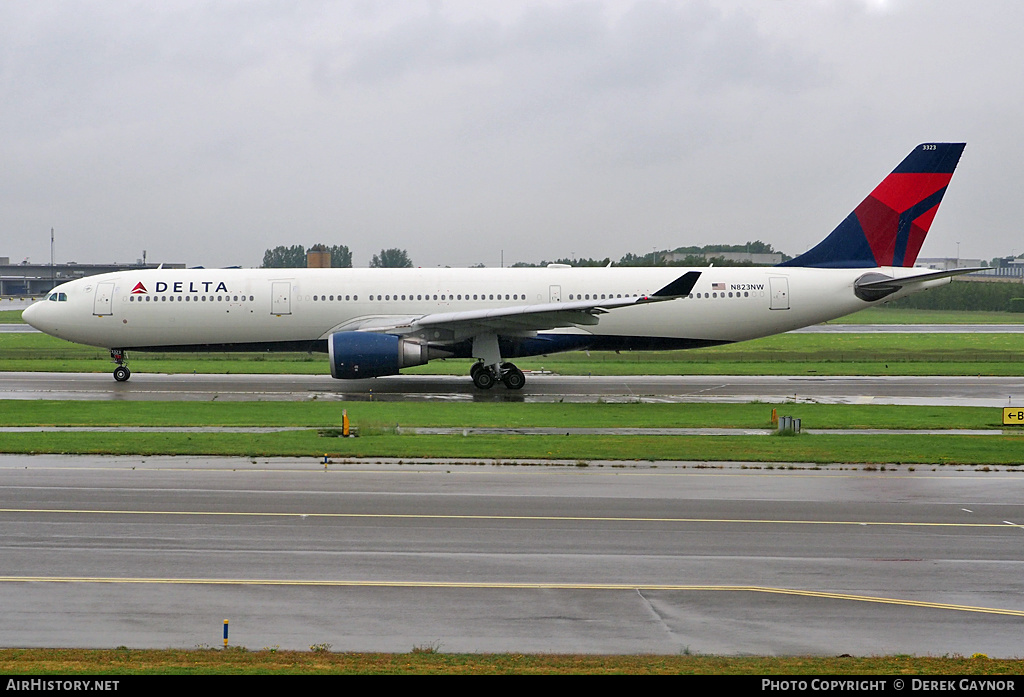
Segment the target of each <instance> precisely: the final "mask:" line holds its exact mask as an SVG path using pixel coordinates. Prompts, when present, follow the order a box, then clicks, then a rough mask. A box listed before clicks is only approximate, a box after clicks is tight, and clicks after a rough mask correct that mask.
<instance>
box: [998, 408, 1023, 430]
mask: <svg viewBox="0 0 1024 697" xmlns="http://www.w3.org/2000/svg"><path fill="white" fill-rule="evenodd" d="M1003 425H1004V426H1024V407H1003Z"/></svg>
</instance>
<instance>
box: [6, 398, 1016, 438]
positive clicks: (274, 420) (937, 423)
mask: <svg viewBox="0 0 1024 697" xmlns="http://www.w3.org/2000/svg"><path fill="white" fill-rule="evenodd" d="M773 408H777V409H778V413H779V414H785V415H792V416H796V417H799V418H801V419H802V426H803V427H804V428H896V429H921V428H927V429H936V428H970V429H1001V428H1002V425H1001V420H1002V411H1001V409H1000V408H999V407H933V406H891V405H864V404H793V403H786V404H769V403H763V404H762V403H754V404H704V403H683V404H649V403H631V404H603V403H593V404H559V403H529V404H523V403H506V402H481V403H467V402H451V403H430V404H424V403H418V402H326V401H308V402H150V401H140V402H132V403H131V406H130V408H126V406H125V404H124V403H123V402H111V401H60V400H5V401H0V426H306V427H310V428H314V427H331V426H338V425H339V424H340V423H341V413H342V410H347V411H348V415H349V418H350V420H351V422H352V424H353V425H354V426H363V427H369V426H380V425H382V424H384V425H389V426H395V425H401V426H403V427H408V428H415V427H427V426H436V427H459V428H464V427H472V426H477V427H504V428H518V427H529V426H550V427H564V428H587V427H590V428H615V427H622V428H626V427H647V428H768V427H769V425H770V424H769V421H770V418H771V412H772V409H773ZM5 437H6V436H5Z"/></svg>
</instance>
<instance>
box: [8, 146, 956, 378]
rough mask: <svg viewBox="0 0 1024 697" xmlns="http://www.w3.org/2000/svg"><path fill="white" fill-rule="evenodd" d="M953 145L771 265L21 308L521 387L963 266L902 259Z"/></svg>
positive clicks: (162, 277)
mask: <svg viewBox="0 0 1024 697" xmlns="http://www.w3.org/2000/svg"><path fill="white" fill-rule="evenodd" d="M963 149H964V144H963V143H925V144H922V145H919V146H917V147H916V148H914V150H913V151H912V152H911V153H910V154H909V155H908V156H907V157H906V159H904V160H903V162H901V163H900V164H899V166H898V167H896V169H895V170H893V171H892V173H891V174H890V175H889V176H887V177H886V178H885V179H884V180H883V181H882V183H881V184H879V185H878V186H877V187H876V188H875V190H874V191H872V192H871V194H870V195H869V196H868V197H867V198H866V199H864V201H862V202H861V204H860V205H859V206H857V207H856V208H855V209H854V210H853V212H852V213H850V215H849V216H847V218H846V219H845V220H843V222H841V223H840V224H839V226H838V227H836V229H835V230H833V231H832V233H831V234H830V235H829V236H828V237H827V238H825V240H824V241H822V242H821V243H820V244H818V245H817V246H816V247H814V248H813V249H811V250H810V251H808V252H806V253H805V254H802V255H800V256H799V257H797V258H795V259H792V260H791V261H788V262H785V263H783V264H781V265H779V266H771V267H730V268H715V267H702V268H697V269H681V268H678V267H648V268H569V267H566V266H562V265H551V266H548V267H547V268H540V269H221V270H210V269H194V270H165V269H153V270H139V271H120V272H117V273H110V274H102V275H98V276H90V277H87V278H82V279H79V280H75V281H71V282H69V283H65V284H63V285H60V286H58V287H56V288H54V289H53V291H52V292H51V293H50V295H49V297H47V298H46V299H45V300H43V301H40V302H37V303H35V304H33V305H32V306H31V307H29V308H28V309H26V310H25V312H24V314H23V316H24V319H25V321H26V322H28V323H29V324H31V325H32V326H33V327H36V328H37V329H40V330H42V331H44V332H46V333H47V334H51V335H53V336H56V337H59V338H61V339H67V340H68V341H74V342H77V343H80V344H88V345H91V346H100V347H104V348H108V349H110V354H111V357H112V358H113V359H114V361H115V363H117V368H116V370H115V371H114V378H115V379H116V380H118V381H124V380H127V379H128V377H129V376H130V373H129V371H128V368H127V366H126V365H125V356H126V352H127V351H146V350H160V351H267V350H279V351H320V352H326V353H327V354H328V355H329V358H330V367H331V375H332V376H334V377H335V378H342V379H355V378H370V377H378V376H382V375H395V374H397V373H398V372H399V371H400V370H401V369H402V368H407V367H410V366H417V365H423V364H425V363H427V362H428V361H430V360H432V359H436V358H449V357H456V358H469V357H474V358H477V359H479V360H478V361H477V362H476V363H475V364H474V365H473V367H472V369H471V371H470V374H471V375H472V378H473V382H474V383H475V385H476V386H477V387H478V388H480V389H487V388H490V387H492V386H493V385H494V384H495V383H496V382H498V381H500V382H502V383H503V384H504V385H505V387H506V388H508V389H512V390H516V389H520V388H522V387H523V385H524V384H525V381H526V380H525V377H524V375H523V372H522V371H521V370H520V369H519V368H517V367H516V366H515V365H514V364H512V363H509V362H506V359H509V358H515V357H520V356H536V355H541V354H548V353H556V352H559V351H573V350H580V349H593V350H616V351H620V350H621V351H629V350H659V349H686V348H695V347H704V346H715V345H719V344H728V343H732V342H736V341H745V340H747V339H755V338H758V337H762V336H769V335H771V334H778V333H780V332H785V331H789V330H790V329H796V328H798V327H805V326H808V325H812V324H817V323H819V322H823V321H825V320H831V319H835V318H837V317H842V316H843V315H847V314H850V313H853V312H856V311H858V310H862V309H864V308H865V307H869V306H871V305H873V304H875V303H878V302H880V301H883V300H888V299H892V298H898V297H902V296H904V295H907V294H910V293H914V292H917V291H919V290H923V289H925V288H930V287H933V286H936V285H941V284H944V283H948V282H949V281H950V280H951V278H950V277H951V276H954V275H956V274H959V273H964V272H966V271H968V270H969V269H957V270H954V271H941V272H922V271H921V270H918V269H914V268H912V267H913V265H914V261H915V260H916V259H917V255H918V252H919V251H920V249H921V245H922V243H923V242H924V238H925V235H926V234H927V232H928V228H929V227H930V225H931V223H932V220H933V218H934V217H935V213H936V211H937V210H938V207H939V203H940V202H941V201H942V196H943V194H945V192H946V187H947V185H948V184H949V181H950V179H951V177H952V176H953V170H954V169H955V168H956V165H957V163H958V162H959V160H960V155H961V153H962V152H963Z"/></svg>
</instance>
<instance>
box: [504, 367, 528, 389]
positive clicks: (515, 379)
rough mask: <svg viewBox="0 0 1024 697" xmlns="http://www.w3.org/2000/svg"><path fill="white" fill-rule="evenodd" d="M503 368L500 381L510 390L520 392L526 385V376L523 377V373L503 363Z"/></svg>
mask: <svg viewBox="0 0 1024 697" xmlns="http://www.w3.org/2000/svg"><path fill="white" fill-rule="evenodd" d="M501 367H502V368H503V371H502V375H501V381H502V382H503V383H504V384H505V387H507V388H508V389H510V390H521V389H523V385H525V384H526V376H525V375H523V371H521V370H519V368H517V367H515V366H514V365H513V364H511V363H505V364H504V365H502V366H501Z"/></svg>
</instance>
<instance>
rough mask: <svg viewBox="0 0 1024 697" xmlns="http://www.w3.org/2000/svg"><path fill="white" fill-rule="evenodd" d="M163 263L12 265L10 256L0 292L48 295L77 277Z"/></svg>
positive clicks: (2, 268) (2, 260)
mask: <svg viewBox="0 0 1024 697" xmlns="http://www.w3.org/2000/svg"><path fill="white" fill-rule="evenodd" d="M158 266H160V264H143V263H142V262H141V261H139V262H137V263H135V264H116V263H115V264H76V263H75V262H73V261H69V262H67V263H66V264H54V265H53V266H50V265H49V264H30V263H28V262H27V261H26V262H22V263H21V264H11V263H10V257H0V295H45V294H46V293H49V292H50V289H51V288H53V287H54V286H57V285H60V284H61V283H66V282H68V281H71V280H74V279H76V278H84V277H86V276H95V275H96V274H100V273H111V272H114V271H130V270H132V269H155V268H157V267H158ZM163 267H164V268H165V269H184V268H185V265H184V264H164V265H163Z"/></svg>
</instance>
